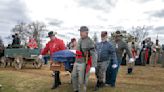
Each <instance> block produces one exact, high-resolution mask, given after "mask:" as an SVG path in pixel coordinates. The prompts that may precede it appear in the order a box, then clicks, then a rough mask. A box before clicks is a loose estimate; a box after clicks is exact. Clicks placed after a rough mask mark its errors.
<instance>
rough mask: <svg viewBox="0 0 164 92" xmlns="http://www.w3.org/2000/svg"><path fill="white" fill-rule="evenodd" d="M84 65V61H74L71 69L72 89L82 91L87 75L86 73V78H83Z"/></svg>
mask: <svg viewBox="0 0 164 92" xmlns="http://www.w3.org/2000/svg"><path fill="white" fill-rule="evenodd" d="M85 67H86V64H85V63H78V62H75V63H74V67H73V71H72V84H73V89H74V91H78V92H84V81H85V82H86V83H87V81H88V77H89V74H87V75H86V79H85V80H84V73H85Z"/></svg>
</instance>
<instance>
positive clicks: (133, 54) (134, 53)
mask: <svg viewBox="0 0 164 92" xmlns="http://www.w3.org/2000/svg"><path fill="white" fill-rule="evenodd" d="M135 56H136V50H135V49H132V57H133V58H135Z"/></svg>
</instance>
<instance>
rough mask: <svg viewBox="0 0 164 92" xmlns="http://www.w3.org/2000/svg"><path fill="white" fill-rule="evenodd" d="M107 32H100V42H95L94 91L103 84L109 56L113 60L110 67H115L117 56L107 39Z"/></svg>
mask: <svg viewBox="0 0 164 92" xmlns="http://www.w3.org/2000/svg"><path fill="white" fill-rule="evenodd" d="M107 36H108V33H107V31H102V32H101V42H99V43H97V44H96V50H97V54H98V61H97V67H96V77H97V84H96V87H95V91H96V90H98V89H99V88H102V87H104V85H105V76H106V70H107V67H108V65H109V62H110V60H109V59H110V58H109V57H112V58H111V59H112V60H113V62H114V63H113V65H112V68H116V67H117V56H116V51H115V48H114V47H113V45H112V44H111V43H110V42H108V41H107V39H108V37H107Z"/></svg>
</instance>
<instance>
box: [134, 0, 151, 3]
mask: <svg viewBox="0 0 164 92" xmlns="http://www.w3.org/2000/svg"><path fill="white" fill-rule="evenodd" d="M135 1H136V2H138V3H148V2H150V1H153V0H135Z"/></svg>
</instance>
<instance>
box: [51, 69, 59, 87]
mask: <svg viewBox="0 0 164 92" xmlns="http://www.w3.org/2000/svg"><path fill="white" fill-rule="evenodd" d="M53 77H54V83H53V86H52V88H51V89H56V88H57V87H58V86H59V79H58V73H57V72H56V71H55V75H53Z"/></svg>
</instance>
